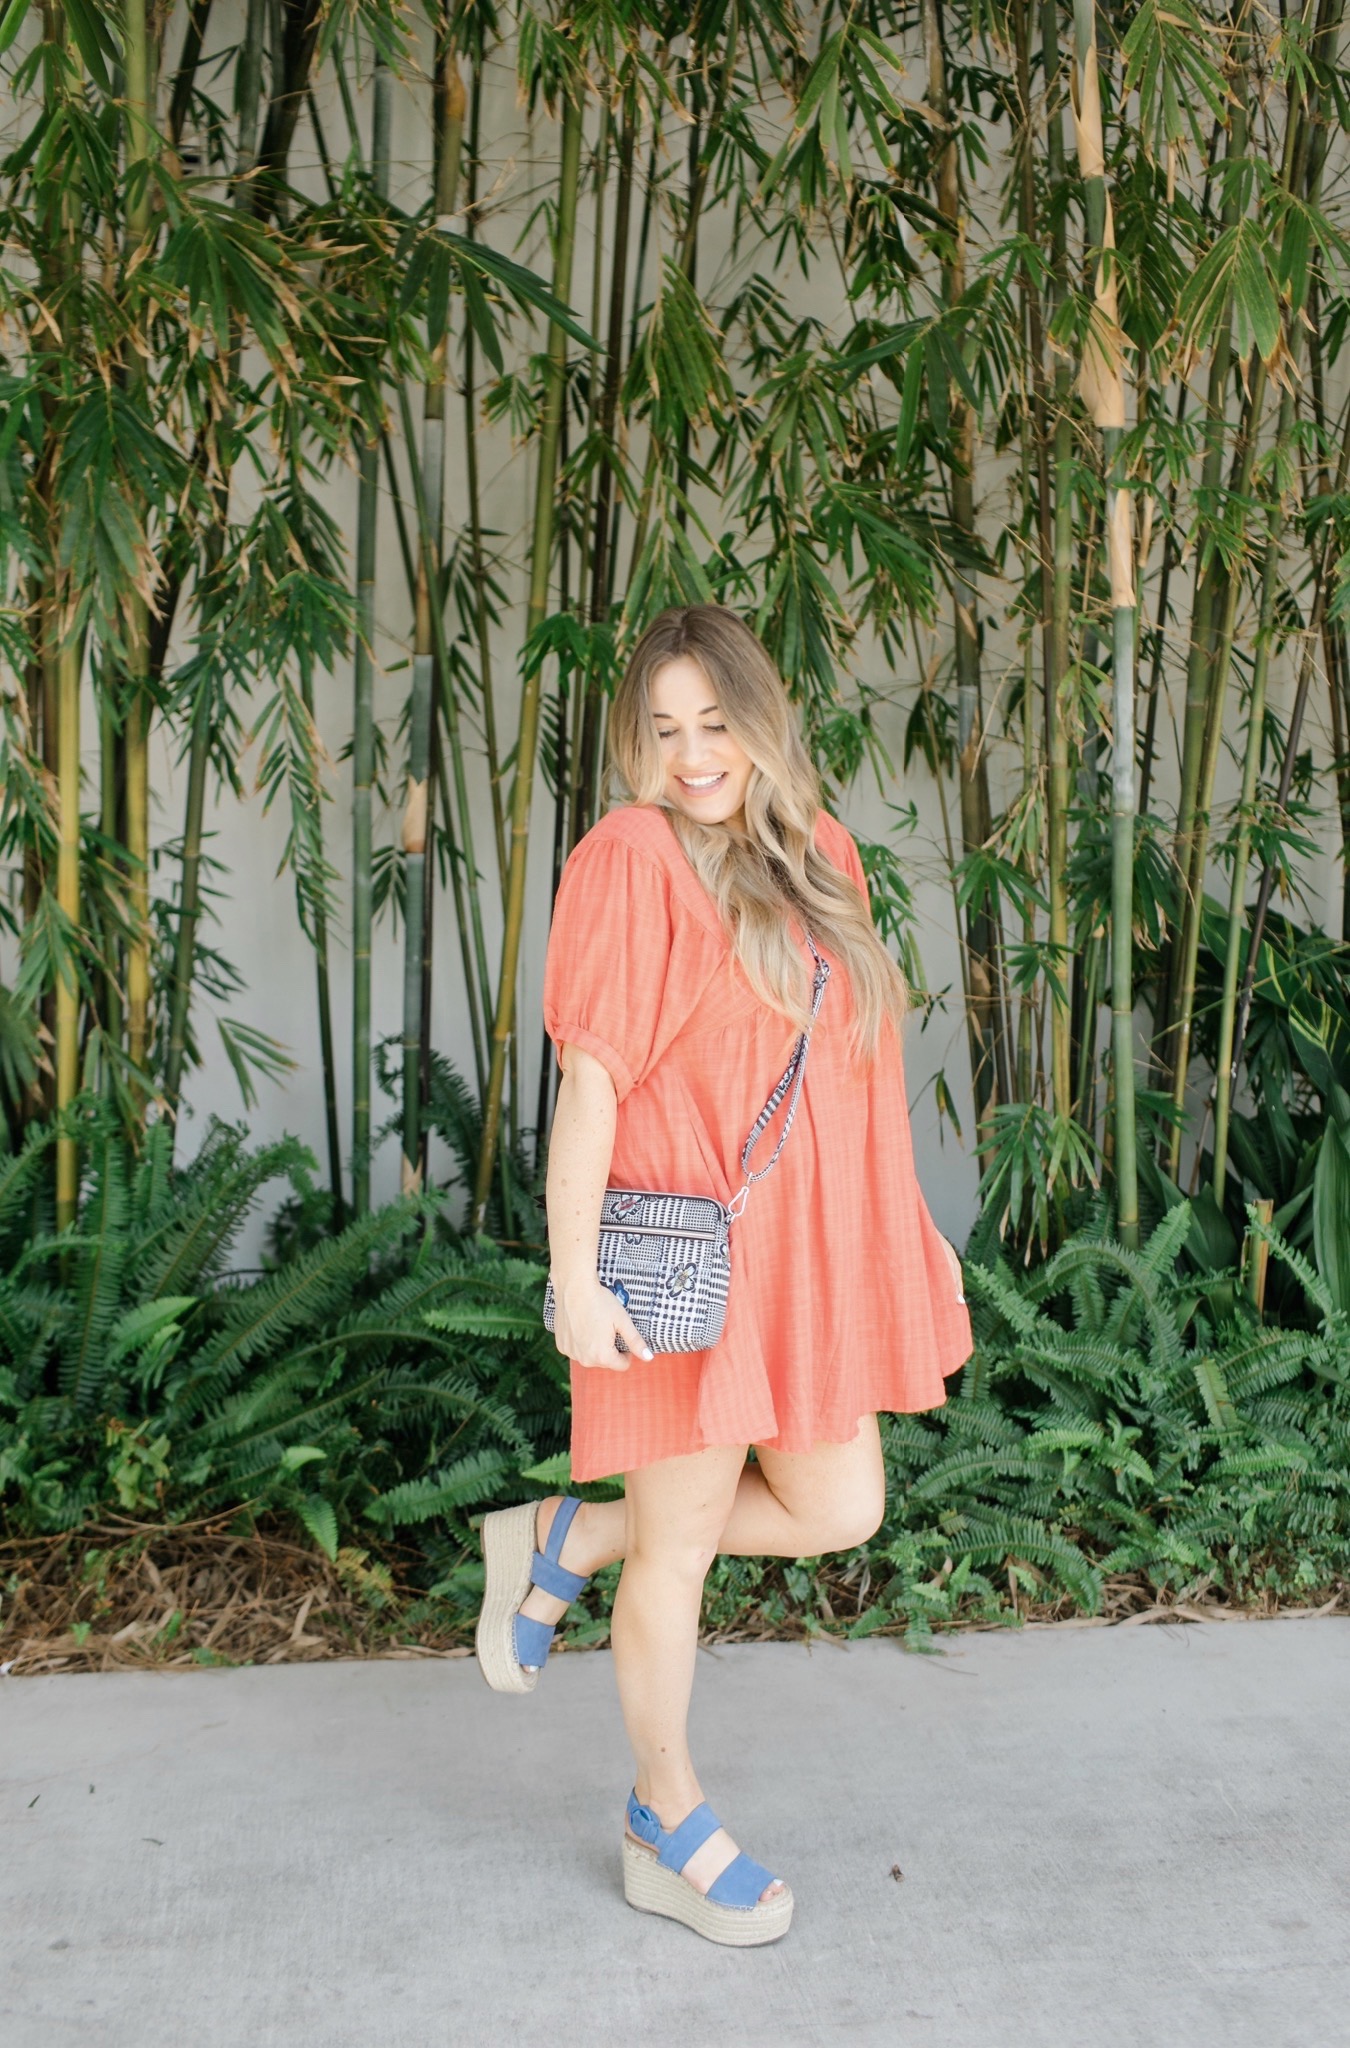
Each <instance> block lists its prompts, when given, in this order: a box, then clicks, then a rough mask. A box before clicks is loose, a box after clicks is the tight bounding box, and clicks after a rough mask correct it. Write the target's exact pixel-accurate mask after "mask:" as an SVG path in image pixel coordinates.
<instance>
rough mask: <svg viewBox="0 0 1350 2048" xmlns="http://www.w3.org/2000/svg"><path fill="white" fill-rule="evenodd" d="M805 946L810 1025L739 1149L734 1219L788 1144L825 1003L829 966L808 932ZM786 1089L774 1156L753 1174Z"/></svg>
mask: <svg viewBox="0 0 1350 2048" xmlns="http://www.w3.org/2000/svg"><path fill="white" fill-rule="evenodd" d="M806 943H807V945H808V946H809V947H810V948H811V957H812V959H813V960H814V961H815V963H816V971H815V976H814V978H813V980H812V983H811V1021H810V1023H809V1024H808V1025H807V1027H806V1029H805V1031H803V1033H802V1035H801V1037H800V1038H799V1039H798V1040H797V1043H796V1045H795V1046H794V1047H793V1049H792V1058H791V1059H790V1060H789V1061H788V1063H787V1065H786V1066H785V1067H784V1069H783V1072H782V1075H781V1077H780V1079H779V1081H778V1082H777V1084H776V1086H775V1088H774V1091H773V1093H772V1095H771V1096H770V1097H769V1099H768V1101H767V1102H766V1103H765V1105H764V1107H763V1109H762V1110H761V1111H760V1113H759V1115H758V1116H757V1117H756V1119H755V1122H754V1126H753V1128H752V1129H751V1132H750V1135H749V1137H748V1138H747V1139H746V1141H745V1143H744V1145H742V1147H741V1172H742V1173H743V1174H744V1175H745V1184H744V1186H743V1187H740V1188H738V1189H737V1191H736V1193H735V1195H734V1196H733V1198H732V1200H731V1201H730V1203H729V1204H728V1205H727V1213H728V1214H729V1215H730V1216H731V1217H732V1218H733V1219H734V1218H736V1217H738V1216H740V1215H741V1214H742V1213H743V1211H744V1209H745V1205H746V1203H747V1202H748V1201H749V1199H750V1190H751V1188H752V1187H753V1186H754V1184H755V1182H756V1181H757V1180H763V1178H764V1176H765V1174H766V1173H772V1172H773V1169H774V1167H775V1166H777V1164H778V1155H779V1153H780V1152H781V1151H782V1149H783V1147H784V1145H786V1143H787V1141H788V1133H789V1131H790V1130H791V1129H792V1120H793V1118H794V1117H795V1116H796V1114H797V1102H798V1098H799V1097H800V1095H801V1092H802V1081H803V1080H804V1078H805V1076H806V1055H807V1053H808V1052H809V1051H810V1048H811V1031H812V1027H813V1026H814V1024H815V1021H816V1018H817V1017H818V1016H819V1015H820V1006H821V1003H822V1002H823V1001H824V999H825V984H826V982H827V981H828V980H829V978H830V969H829V963H828V961H825V960H822V959H821V957H820V954H819V953H818V952H817V950H816V942H815V940H814V939H813V938H812V936H811V934H810V932H808V933H807V934H806ZM789 1088H790V1089H791V1090H792V1097H791V1100H790V1101H789V1103H788V1108H787V1115H786V1116H785V1117H784V1119H783V1128H782V1130H781V1131H780V1132H779V1134H778V1143H777V1144H776V1145H775V1146H774V1148H773V1156H772V1157H771V1158H770V1160H769V1163H768V1165H767V1166H761V1167H760V1168H759V1170H758V1172H752V1171H751V1167H750V1155H751V1153H752V1152H753V1151H754V1149H755V1147H756V1145H757V1144H758V1143H759V1141H760V1139H761V1138H762V1137H763V1135H764V1133H765V1131H766V1130H767V1129H768V1127H769V1125H770V1124H771V1123H772V1121H773V1118H774V1115H775V1113H776V1112H777V1110H778V1109H779V1107H780V1106H781V1104H782V1101H783V1097H784V1096H785V1095H786V1094H787V1092H788V1089H789Z"/></svg>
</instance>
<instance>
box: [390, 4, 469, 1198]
mask: <svg viewBox="0 0 1350 2048" xmlns="http://www.w3.org/2000/svg"><path fill="white" fill-rule="evenodd" d="M436 40H437V63H436V79H435V88H434V89H435V93H436V100H437V108H438V113H439V115H440V119H439V120H438V122H437V128H438V131H439V132H438V134H437V158H436V167H435V172H434V185H435V190H434V195H433V196H434V211H435V215H436V220H437V225H438V226H443V227H446V228H448V227H449V224H450V221H451V219H452V217H453V215H454V212H455V199H456V193H457V189H458V184H459V154H460V143H461V139H462V136H463V129H464V86H463V82H462V80H461V78H460V74H459V64H458V61H457V59H456V55H455V52H454V49H453V46H452V45H451V43H450V39H449V28H448V22H447V18H446V15H445V13H444V12H442V13H441V16H440V19H439V21H438V22H437V27H436ZM448 324H449V323H448V317H447V328H448ZM447 348H448V339H447V334H446V333H444V332H443V333H441V334H440V335H439V336H437V338H436V341H435V344H434V346H433V347H432V349H431V353H430V356H429V359H428V363H427V373H426V382H425V386H424V392H423V406H422V460H421V465H420V469H419V473H418V484H419V487H418V491H417V523H418V541H419V546H418V551H417V596H416V619H415V625H414V634H413V681H412V695H411V698H410V700H409V707H408V786H407V793H406V796H405V799H404V808H403V828H402V838H403V855H404V862H405V885H404V953H403V961H404V968H403V1104H402V1110H403V1165H402V1171H401V1184H402V1191H403V1193H404V1194H405V1195H407V1194H415V1193H417V1192H419V1191H420V1189H421V1187H422V1183H423V1179H424V1160H423V1143H422V1064H423V1047H422V1013H423V1010H424V1008H425V997H424V990H423V978H424V974H425V971H426V959H425V953H426V929H425V916H426V905H427V874H426V856H427V838H428V833H429V830H430V813H431V805H430V772H431V723H432V684H433V680H434V672H435V665H436V632H435V625H434V622H433V610H434V611H437V612H438V611H439V610H440V608H441V562H442V557H443V554H444V545H445V537H444V530H443V529H444V499H445V377H446V360H447ZM409 425H411V420H409ZM410 445H411V444H410Z"/></svg>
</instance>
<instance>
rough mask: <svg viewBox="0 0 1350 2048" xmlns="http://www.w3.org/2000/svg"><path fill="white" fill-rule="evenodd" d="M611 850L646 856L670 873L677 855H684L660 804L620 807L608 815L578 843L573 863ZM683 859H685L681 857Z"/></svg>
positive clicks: (622, 805)
mask: <svg viewBox="0 0 1350 2048" xmlns="http://www.w3.org/2000/svg"><path fill="white" fill-rule="evenodd" d="M610 849H620V850H622V851H624V852H629V853H636V854H643V855H645V856H646V857H647V859H648V860H651V861H654V862H655V863H656V864H657V865H658V866H659V867H663V868H665V869H667V870H669V869H670V868H671V867H672V866H673V864H674V863H673V859H672V856H673V855H680V846H679V842H678V841H677V840H676V838H675V835H674V833H673V832H672V831H671V829H670V826H669V824H668V823H667V820H666V815H665V812H664V811H662V810H661V809H660V808H659V807H658V806H657V805H656V804H619V805H618V806H617V807H616V808H615V809H614V810H612V811H606V812H605V815H604V817H603V818H601V819H600V820H599V822H598V823H597V824H594V825H592V827H591V829H590V831H589V832H587V833H586V834H585V835H584V836H583V837H582V838H581V839H579V840H578V841H577V845H576V851H575V852H574V853H573V855H572V858H573V860H576V859H577V856H578V855H582V856H588V855H591V854H595V853H603V852H605V851H607V850H610ZM680 857H681V858H683V856H682V855H681V856H680Z"/></svg>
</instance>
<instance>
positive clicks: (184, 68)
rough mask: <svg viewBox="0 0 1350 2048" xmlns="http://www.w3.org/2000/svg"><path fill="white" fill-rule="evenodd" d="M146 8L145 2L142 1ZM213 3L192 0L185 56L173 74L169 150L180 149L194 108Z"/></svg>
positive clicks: (206, 0)
mask: <svg viewBox="0 0 1350 2048" xmlns="http://www.w3.org/2000/svg"><path fill="white" fill-rule="evenodd" d="M141 5H142V7H144V0H141ZM211 5H212V0H189V6H188V18H187V28H186V30H185V31H184V34H183V50H182V55H181V56H180V57H179V59H178V69H177V70H176V71H175V73H174V77H173V86H172V89H171V91H170V93H169V126H168V136H169V147H170V148H171V149H175V150H176V149H177V148H178V145H179V143H180V142H181V141H182V139H183V123H184V122H185V121H186V119H187V112H188V108H189V107H190V106H191V104H192V88H193V85H194V83H195V82H196V77H197V66H198V65H199V64H200V62H201V56H202V44H203V42H204V41H205V40H206V27H207V23H208V22H209V21H210V19H211Z"/></svg>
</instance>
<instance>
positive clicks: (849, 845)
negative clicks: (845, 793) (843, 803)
mask: <svg viewBox="0 0 1350 2048" xmlns="http://www.w3.org/2000/svg"><path fill="white" fill-rule="evenodd" d="M815 841H816V851H817V853H823V854H824V856H825V858H826V860H827V861H829V862H831V864H832V865H833V866H834V867H837V868H838V867H848V866H851V865H852V859H853V858H855V857H856V855H857V845H856V843H855V841H854V838H853V834H852V833H851V832H850V831H849V829H848V827H847V825H841V824H840V822H839V820H838V818H832V817H831V816H830V814H829V812H828V811H817V812H816V825H815Z"/></svg>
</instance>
